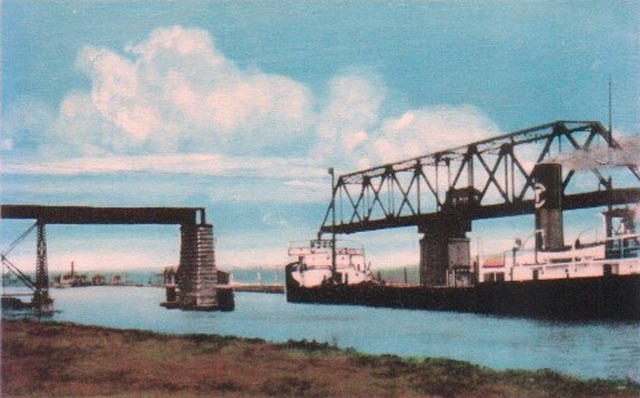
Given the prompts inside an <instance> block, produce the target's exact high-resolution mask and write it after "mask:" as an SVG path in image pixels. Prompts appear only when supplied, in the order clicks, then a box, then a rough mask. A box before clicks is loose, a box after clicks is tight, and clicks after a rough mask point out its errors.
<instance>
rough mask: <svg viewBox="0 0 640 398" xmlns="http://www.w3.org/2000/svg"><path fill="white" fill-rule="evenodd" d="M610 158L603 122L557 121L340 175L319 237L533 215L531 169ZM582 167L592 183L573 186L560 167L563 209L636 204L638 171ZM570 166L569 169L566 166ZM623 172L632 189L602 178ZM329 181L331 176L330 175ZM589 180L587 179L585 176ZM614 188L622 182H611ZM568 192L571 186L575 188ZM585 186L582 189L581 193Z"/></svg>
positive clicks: (571, 172) (569, 173)
mask: <svg viewBox="0 0 640 398" xmlns="http://www.w3.org/2000/svg"><path fill="white" fill-rule="evenodd" d="M603 149H604V152H609V153H614V154H615V152H616V151H620V150H621V146H620V144H619V143H618V141H616V140H615V139H614V138H613V137H612V134H611V132H610V131H608V130H607V129H606V128H605V127H604V126H603V125H602V124H601V123H600V122H597V121H556V122H552V123H547V124H543V125H540V126H536V127H531V128H528V129H524V130H520V131H516V132H513V133H509V134H505V135H501V136H497V137H494V138H489V139H486V140H482V141H478V142H474V143H471V144H468V145H462V146H459V147H456V148H452V149H447V150H443V151H439V152H435V153H431V154H428V155H424V156H420V157H416V158H413V159H408V160H404V161H400V162H396V163H390V164H386V165H383V166H378V167H373V168H370V169H367V170H362V171H357V172H354V173H350V174H344V175H341V176H339V177H338V178H337V181H335V183H334V182H333V181H332V186H333V189H332V196H331V203H330V204H329V207H328V209H327V212H326V214H325V217H324V220H323V222H322V225H321V228H320V231H319V235H321V234H323V233H336V234H350V233H354V232H362V231H371V230H378V229H385V228H395V227H404V226H414V225H415V226H418V227H419V228H421V229H427V228H429V226H434V225H440V224H439V223H438V220H440V222H442V220H443V219H455V218H458V219H464V220H466V221H467V222H469V223H470V221H471V220H478V219H487V218H495V217H505V216H514V215H521V214H533V213H534V202H533V196H534V178H533V173H532V169H533V166H534V165H535V164H538V163H541V162H548V161H554V159H555V160H556V161H558V162H559V163H565V162H564V161H563V160H566V159H570V158H571V157H572V156H581V157H582V158H583V160H584V158H585V157H587V158H588V157H590V156H591V155H590V154H593V153H594V152H596V151H600V152H602V150H603ZM591 160H592V162H591V164H590V165H589V166H588V167H586V169H587V171H588V173H590V174H591V175H592V176H593V177H591V178H589V183H588V184H585V183H584V181H583V182H582V183H580V184H571V183H572V181H574V180H576V174H577V173H578V174H584V173H579V172H580V171H582V170H580V168H578V167H575V165H573V166H570V167H567V165H564V178H563V181H562V208H563V209H564V210H570V209H580V208H589V207H597V206H606V205H609V204H611V205H619V204H628V203H635V202H640V170H639V169H638V167H637V165H634V164H606V162H603V163H604V164H602V165H601V164H599V163H597V162H596V161H593V159H591ZM568 164H569V165H571V163H570V162H569V163H568ZM602 166H604V167H608V166H622V167H621V169H623V170H624V169H626V172H625V174H628V175H627V176H625V177H623V179H624V181H625V182H626V183H627V185H629V184H631V185H632V186H631V187H626V188H614V186H613V183H612V179H611V177H607V176H605V175H604V174H603V172H602V170H603V168H604V167H602ZM330 173H331V174H332V176H333V171H332V170H330ZM587 177H588V176H587ZM616 182H619V180H616ZM572 185H576V187H573V186H572ZM585 185H587V186H585Z"/></svg>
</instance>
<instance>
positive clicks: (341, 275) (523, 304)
mask: <svg viewBox="0 0 640 398" xmlns="http://www.w3.org/2000/svg"><path fill="white" fill-rule="evenodd" d="M554 173H555V174H556V175H558V174H559V173H561V171H560V170H559V168H558V170H555V171H553V170H552V173H551V174H554ZM538 188H539V192H545V189H546V187H544V186H542V185H541V186H540V187H538ZM548 191H549V190H547V193H549V192H548ZM559 197H560V195H558V198H559ZM558 200H559V199H558ZM554 201H555V199H554V198H553V196H552V195H547V196H545V195H536V198H535V206H536V220H535V221H536V222H535V224H536V229H535V231H534V233H533V234H532V236H531V237H532V238H533V237H535V245H534V247H533V248H527V247H526V241H525V242H524V243H523V242H521V241H520V240H519V239H517V240H516V244H515V245H514V247H513V249H512V250H509V251H507V252H504V253H503V254H502V256H499V258H491V259H487V260H481V259H480V258H479V257H476V260H475V261H468V262H467V263H466V264H461V263H460V262H457V263H455V264H454V263H451V264H449V266H448V267H447V268H446V269H445V270H443V271H444V272H443V275H442V278H441V279H440V280H441V281H444V282H443V283H442V282H441V283H438V284H433V283H428V281H427V283H424V281H423V283H421V284H420V285H413V286H400V285H391V284H385V283H384V282H383V281H381V280H379V279H376V278H374V277H373V275H372V274H371V272H370V269H369V268H368V267H367V268H366V270H365V271H366V273H365V274H363V276H362V277H361V278H357V277H355V276H352V275H354V273H355V272H356V271H357V270H358V269H359V268H358V265H360V264H364V251H363V250H361V251H356V250H354V249H349V248H340V247H337V244H336V240H335V236H334V237H333V238H332V239H326V240H322V239H314V240H311V241H310V242H309V245H308V246H307V247H299V246H293V247H292V248H290V249H289V255H291V256H292V257H295V261H293V262H291V263H289V264H288V265H287V266H286V268H285V274H286V296H287V301H289V302H292V303H318V304H348V305H364V306H373V307H388V308H406V309H423V310H437V311H456V312H472V313H480V314H493V315H501V316H502V315H504V316H517V317H531V318H548V319H566V320H591V319H620V320H640V234H639V233H636V226H635V221H636V218H637V215H636V211H635V210H634V209H633V208H628V207H625V208H612V207H611V206H609V207H608V208H607V209H606V210H605V211H603V213H602V215H603V219H604V225H605V227H604V229H605V233H604V234H603V235H604V238H602V239H596V240H595V241H593V242H580V240H579V239H577V240H576V241H575V242H574V243H573V244H572V245H571V246H565V245H564V238H563V233H562V228H563V225H562V213H561V210H560V206H559V205H558V204H557V203H556V204H554V203H553V202H554ZM636 206H637V205H636ZM354 257H362V260H360V259H359V258H358V259H356V261H353V260H354ZM467 259H469V257H468V256H467ZM421 268H422V266H421ZM421 273H425V272H424V270H423V269H421Z"/></svg>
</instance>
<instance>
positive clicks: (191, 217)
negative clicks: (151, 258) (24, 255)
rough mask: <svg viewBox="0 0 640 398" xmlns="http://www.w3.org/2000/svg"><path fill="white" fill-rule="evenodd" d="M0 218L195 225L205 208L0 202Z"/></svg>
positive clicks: (59, 221)
mask: <svg viewBox="0 0 640 398" xmlns="http://www.w3.org/2000/svg"><path fill="white" fill-rule="evenodd" d="M198 213H199V214H200V220H198V217H197V216H198ZM0 218H3V219H34V220H40V221H42V222H44V223H45V224H195V223H196V222H198V221H199V222H200V223H205V210H204V208H200V207H89V206H42V205H1V206H0Z"/></svg>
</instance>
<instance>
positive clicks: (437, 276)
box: [418, 217, 471, 286]
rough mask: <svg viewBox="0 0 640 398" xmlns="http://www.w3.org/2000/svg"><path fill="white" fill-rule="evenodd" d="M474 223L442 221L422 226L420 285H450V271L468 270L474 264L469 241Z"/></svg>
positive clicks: (456, 219)
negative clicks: (469, 233) (471, 260)
mask: <svg viewBox="0 0 640 398" xmlns="http://www.w3.org/2000/svg"><path fill="white" fill-rule="evenodd" d="M470 230H471V220H465V219H461V218H449V217H441V218H439V219H438V220H437V221H435V222H433V223H429V224H424V225H420V226H419V227H418V232H420V233H423V234H424V236H423V238H422V239H420V285H422V286H442V285H446V284H447V275H448V273H449V271H453V270H454V269H456V268H468V267H469V264H470V247H469V238H467V236H466V233H467V232H468V231H470Z"/></svg>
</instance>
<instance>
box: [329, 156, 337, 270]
mask: <svg viewBox="0 0 640 398" xmlns="http://www.w3.org/2000/svg"><path fill="white" fill-rule="evenodd" d="M329 174H331V216H332V221H331V276H332V277H333V279H334V281H335V277H336V191H335V172H334V171H333V167H329Z"/></svg>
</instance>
